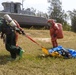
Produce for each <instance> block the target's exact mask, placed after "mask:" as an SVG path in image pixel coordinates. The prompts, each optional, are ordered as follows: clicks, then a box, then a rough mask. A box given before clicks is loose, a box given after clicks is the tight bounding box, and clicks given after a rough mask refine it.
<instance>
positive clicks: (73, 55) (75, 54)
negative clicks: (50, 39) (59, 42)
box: [48, 46, 76, 58]
mask: <svg viewBox="0 0 76 75" xmlns="http://www.w3.org/2000/svg"><path fill="white" fill-rule="evenodd" d="M62 50H64V51H67V52H69V53H70V54H71V56H72V57H74V58H76V50H74V49H66V48H64V47H62V46H58V47H55V48H52V49H49V50H48V52H49V53H52V52H55V51H57V52H58V53H59V54H61V55H62Z"/></svg>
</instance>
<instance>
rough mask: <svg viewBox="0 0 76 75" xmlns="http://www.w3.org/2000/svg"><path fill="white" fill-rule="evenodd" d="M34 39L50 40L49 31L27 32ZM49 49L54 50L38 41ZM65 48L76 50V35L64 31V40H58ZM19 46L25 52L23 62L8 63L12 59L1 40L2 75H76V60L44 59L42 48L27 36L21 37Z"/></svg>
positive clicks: (49, 45)
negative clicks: (9, 58)
mask: <svg viewBox="0 0 76 75" xmlns="http://www.w3.org/2000/svg"><path fill="white" fill-rule="evenodd" d="M25 32H26V33H27V35H29V36H30V37H32V38H50V35H49V30H25ZM36 41H37V42H38V43H39V44H41V45H42V46H44V47H45V48H47V49H50V48H52V45H51V40H49V42H45V41H39V40H36ZM58 43H59V45H62V46H63V47H64V48H71V49H75V50H76V33H73V32H70V31H64V38H63V39H60V40H58ZM18 44H19V46H21V47H22V48H23V50H25V53H24V54H23V58H22V59H21V60H15V61H8V60H7V58H8V57H10V54H9V52H8V51H6V49H5V47H4V44H3V42H2V39H0V75H76V59H75V58H72V59H63V58H53V57H42V56H41V54H43V52H42V49H41V47H39V46H38V45H36V44H35V43H33V42H32V41H30V40H29V39H28V38H26V37H25V36H22V35H19V40H18Z"/></svg>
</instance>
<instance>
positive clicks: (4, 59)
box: [0, 55, 10, 65]
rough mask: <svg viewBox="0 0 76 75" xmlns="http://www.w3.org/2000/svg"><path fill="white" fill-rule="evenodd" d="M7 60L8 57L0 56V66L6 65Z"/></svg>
mask: <svg viewBox="0 0 76 75" xmlns="http://www.w3.org/2000/svg"><path fill="white" fill-rule="evenodd" d="M8 58H10V56H9V55H1V56H0V65H4V64H6V63H7V62H8V60H7V59H8Z"/></svg>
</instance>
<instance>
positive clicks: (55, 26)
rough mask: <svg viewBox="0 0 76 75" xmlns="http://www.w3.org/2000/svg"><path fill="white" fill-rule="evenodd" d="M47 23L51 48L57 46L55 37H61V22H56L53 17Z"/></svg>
mask: <svg viewBox="0 0 76 75" xmlns="http://www.w3.org/2000/svg"><path fill="white" fill-rule="evenodd" d="M48 24H49V25H50V36H51V42H52V45H53V48H55V47H57V46H58V43H57V39H62V38H63V29H62V24H60V23H56V22H55V20H54V19H49V20H48Z"/></svg>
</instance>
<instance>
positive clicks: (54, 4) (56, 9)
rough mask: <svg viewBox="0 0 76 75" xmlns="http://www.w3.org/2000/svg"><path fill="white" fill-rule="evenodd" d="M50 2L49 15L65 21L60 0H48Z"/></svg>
mask: <svg viewBox="0 0 76 75" xmlns="http://www.w3.org/2000/svg"><path fill="white" fill-rule="evenodd" d="M48 3H50V7H49V17H50V18H52V19H56V20H57V22H59V23H62V24H63V22H64V19H63V13H64V12H63V11H62V7H61V4H62V3H61V2H60V0H48Z"/></svg>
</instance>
